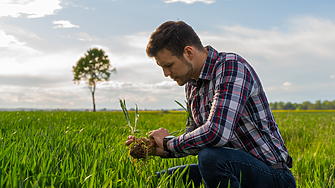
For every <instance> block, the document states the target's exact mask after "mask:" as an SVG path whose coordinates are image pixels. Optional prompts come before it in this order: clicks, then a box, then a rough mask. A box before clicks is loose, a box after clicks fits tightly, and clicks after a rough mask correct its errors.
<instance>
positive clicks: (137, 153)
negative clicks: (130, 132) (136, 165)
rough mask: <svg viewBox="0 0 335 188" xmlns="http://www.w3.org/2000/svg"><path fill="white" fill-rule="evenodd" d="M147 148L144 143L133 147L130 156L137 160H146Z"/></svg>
mask: <svg viewBox="0 0 335 188" xmlns="http://www.w3.org/2000/svg"><path fill="white" fill-rule="evenodd" d="M146 154H147V151H146V146H145V144H144V143H143V142H140V143H138V144H135V145H133V146H132V147H131V148H130V155H131V156H132V157H134V158H135V159H140V158H146Z"/></svg>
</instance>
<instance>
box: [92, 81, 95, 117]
mask: <svg viewBox="0 0 335 188" xmlns="http://www.w3.org/2000/svg"><path fill="white" fill-rule="evenodd" d="M94 93H95V84H94V86H93V89H92V100H93V112H95V98H94Z"/></svg>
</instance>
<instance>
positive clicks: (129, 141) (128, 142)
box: [124, 139, 135, 146]
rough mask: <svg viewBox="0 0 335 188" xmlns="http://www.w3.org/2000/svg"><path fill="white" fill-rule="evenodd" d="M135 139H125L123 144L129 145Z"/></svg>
mask: <svg viewBox="0 0 335 188" xmlns="http://www.w3.org/2000/svg"><path fill="white" fill-rule="evenodd" d="M134 141H135V140H133V139H130V140H127V141H126V142H125V143H124V144H125V145H126V146H129V145H130V144H131V143H133V142H134Z"/></svg>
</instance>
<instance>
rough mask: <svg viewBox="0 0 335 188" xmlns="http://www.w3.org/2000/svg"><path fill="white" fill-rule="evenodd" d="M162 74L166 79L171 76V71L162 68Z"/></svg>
mask: <svg viewBox="0 0 335 188" xmlns="http://www.w3.org/2000/svg"><path fill="white" fill-rule="evenodd" d="M163 73H164V76H165V77H168V76H170V75H171V71H170V70H169V69H167V68H163Z"/></svg>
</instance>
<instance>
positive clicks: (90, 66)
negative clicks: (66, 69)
mask: <svg viewBox="0 0 335 188" xmlns="http://www.w3.org/2000/svg"><path fill="white" fill-rule="evenodd" d="M111 67H112V65H111V64H110V61H109V59H108V56H107V55H105V51H103V50H102V49H98V48H93V49H89V50H87V54H85V57H82V58H80V59H79V61H77V63H76V66H73V67H72V68H73V70H72V72H73V75H74V78H73V81H74V83H78V84H79V83H80V81H81V80H84V81H86V84H87V85H88V89H89V90H90V91H91V93H92V100H93V112H95V98H94V93H95V88H96V86H97V83H98V82H102V81H108V80H109V77H110V75H111V73H112V72H116V68H113V69H111Z"/></svg>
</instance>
